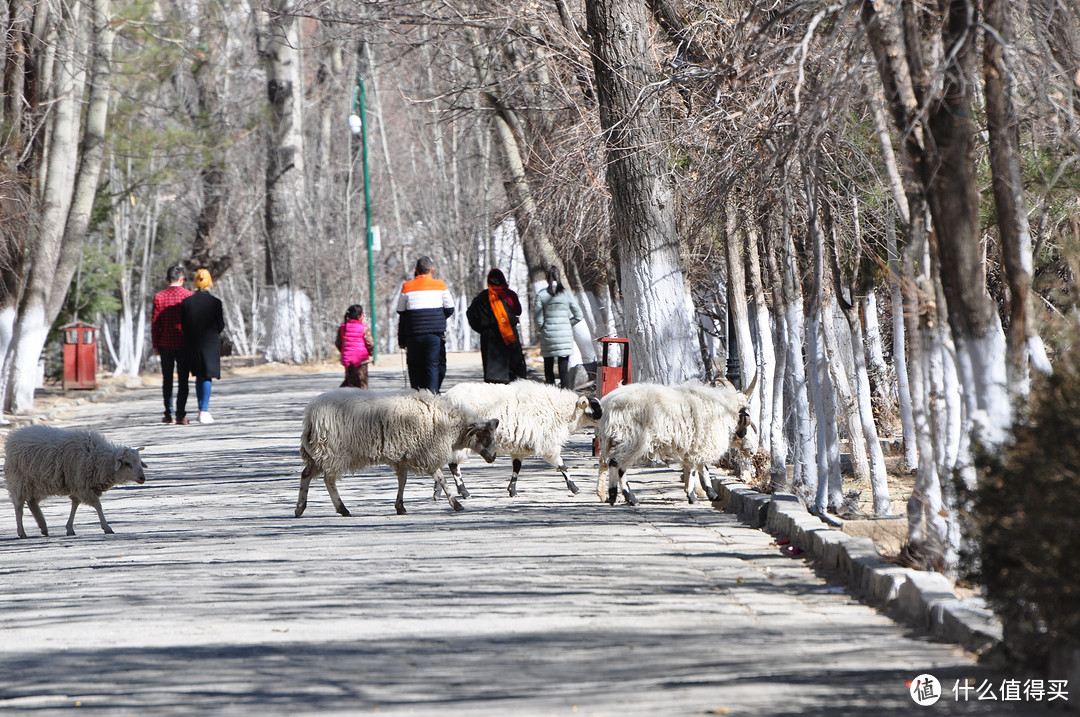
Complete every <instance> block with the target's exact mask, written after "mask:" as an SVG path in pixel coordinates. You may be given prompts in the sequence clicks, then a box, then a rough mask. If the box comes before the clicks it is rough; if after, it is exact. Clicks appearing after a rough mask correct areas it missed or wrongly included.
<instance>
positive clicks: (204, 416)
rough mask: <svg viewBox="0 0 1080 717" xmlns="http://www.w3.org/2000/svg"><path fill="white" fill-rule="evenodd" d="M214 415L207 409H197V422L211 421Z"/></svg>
mask: <svg viewBox="0 0 1080 717" xmlns="http://www.w3.org/2000/svg"><path fill="white" fill-rule="evenodd" d="M213 422H214V417H213V416H211V415H210V412H209V411H199V423H213Z"/></svg>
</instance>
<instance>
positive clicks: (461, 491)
mask: <svg viewBox="0 0 1080 717" xmlns="http://www.w3.org/2000/svg"><path fill="white" fill-rule="evenodd" d="M457 494H458V495H459V496H461V497H462V498H470V497H472V493H470V492H469V489H468V488H466V487H465V484H464V483H462V484H461V485H459V486H458V487H457Z"/></svg>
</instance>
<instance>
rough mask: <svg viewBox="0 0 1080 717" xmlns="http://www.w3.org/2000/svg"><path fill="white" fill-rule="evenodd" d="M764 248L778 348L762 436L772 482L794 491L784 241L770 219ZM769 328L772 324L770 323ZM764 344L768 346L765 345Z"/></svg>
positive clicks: (775, 486) (765, 224)
mask: <svg viewBox="0 0 1080 717" xmlns="http://www.w3.org/2000/svg"><path fill="white" fill-rule="evenodd" d="M761 232H762V240H763V241H762V249H763V251H764V256H765V266H766V267H767V269H768V274H767V276H768V277H769V278H770V280H771V286H770V291H769V296H771V297H772V301H771V303H770V304H769V313H770V315H771V324H772V343H773V346H774V347H775V348H776V365H775V368H774V369H773V374H772V384H771V391H772V406H771V420H770V421H769V423H768V424H765V423H762V426H761V432H762V434H768V436H769V439H768V440H769V476H770V479H769V482H770V483H771V487H772V488H773V489H774V490H785V491H786V490H791V485H790V482H789V481H788V476H787V456H788V440H787V433H786V431H785V420H786V415H787V414H785V412H784V399H785V397H787V396H789V395H790V394H789V393H788V392H787V391H785V385H786V383H787V376H788V372H787V356H788V350H787V335H788V330H787V325H786V323H785V320H784V293H783V281H782V279H781V278H780V264H779V261H780V259H779V257H780V242H779V241H778V240H777V238H776V236H775V232H774V231H772V227H771V225H770V223H769V222H768V220H767V218H766V219H765V220H764V221H763V222H762V225H761ZM766 325H768V323H767V324H766ZM762 345H764V343H763V344H762Z"/></svg>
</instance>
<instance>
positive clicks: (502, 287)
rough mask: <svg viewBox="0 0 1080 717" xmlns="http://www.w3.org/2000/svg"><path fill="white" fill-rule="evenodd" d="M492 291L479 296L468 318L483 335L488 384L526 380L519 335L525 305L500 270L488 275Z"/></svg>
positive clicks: (482, 343) (481, 342)
mask: <svg viewBox="0 0 1080 717" xmlns="http://www.w3.org/2000/svg"><path fill="white" fill-rule="evenodd" d="M487 283H488V288H487V290H485V291H481V292H480V293H479V294H477V295H476V298H474V299H473V300H472V303H471V304H469V309H468V310H467V311H466V312H465V317H466V318H467V319H468V320H469V326H471V327H472V330H473V331H475V332H476V333H478V334H480V358H481V359H482V360H483V362H484V381H485V382H486V383H510V382H511V381H515V380H517V379H519V378H525V375H526V370H525V354H524V353H523V352H522V350H521V338H520V336H519V335H518V317H519V316H520V315H521V302H520V301H518V296H517V294H515V293H514V292H513V291H511V290H510V287H509V286H508V285H507V283H506V277H505V276H504V275H503V273H502V271H501V270H499V269H492V270H491V271H489V272H488V277H487Z"/></svg>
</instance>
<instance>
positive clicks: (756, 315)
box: [745, 228, 776, 452]
mask: <svg viewBox="0 0 1080 717" xmlns="http://www.w3.org/2000/svg"><path fill="white" fill-rule="evenodd" d="M745 246H746V249H747V251H746V266H747V269H748V270H749V273H750V288H751V292H752V294H753V304H752V306H753V313H752V319H753V327H754V330H755V331H756V333H757V339H758V340H757V352H758V353H757V361H756V362H757V367H758V371H760V372H761V375H760V376H758V383H757V393H756V395H757V396H758V400H759V401H760V411H759V413H758V414H757V416H758V420H757V425H758V431H757V432H758V441H759V443H760V446H759V448H760V449H761V450H764V451H766V452H769V451H771V446H772V435H771V427H772V423H773V380H774V377H775V375H776V353H775V349H774V346H773V332H772V327H771V321H770V319H769V315H770V305H769V302H768V300H767V299H766V297H765V284H764V282H763V281H762V279H761V260H760V256H759V253H758V236H757V232H756V231H755V230H754V229H752V228H751V229H749V230H748V231H747V236H746V243H745Z"/></svg>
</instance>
